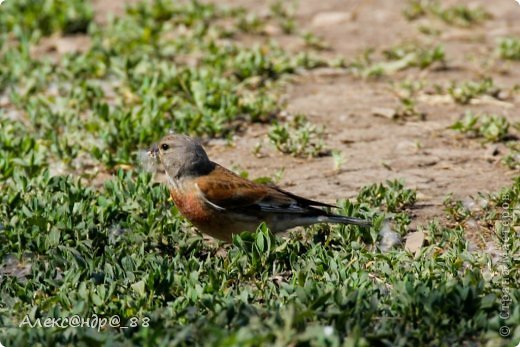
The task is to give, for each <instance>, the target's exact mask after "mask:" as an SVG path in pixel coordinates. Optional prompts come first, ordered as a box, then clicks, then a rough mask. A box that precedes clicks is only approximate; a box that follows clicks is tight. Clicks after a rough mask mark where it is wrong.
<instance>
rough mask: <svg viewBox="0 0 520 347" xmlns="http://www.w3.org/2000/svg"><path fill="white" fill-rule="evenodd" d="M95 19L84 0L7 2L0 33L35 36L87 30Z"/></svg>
mask: <svg viewBox="0 0 520 347" xmlns="http://www.w3.org/2000/svg"><path fill="white" fill-rule="evenodd" d="M92 19H93V10H92V7H91V5H90V3H89V2H85V1H81V0H72V1H63V0H44V1H32V0H20V1H5V3H4V4H2V10H1V11H0V32H2V33H7V32H12V33H15V34H17V35H22V36H23V35H26V36H33V37H38V36H40V35H43V36H48V35H51V34H52V33H55V32H62V33H63V34H76V33H86V32H87V30H88V27H89V24H90V23H91V22H92Z"/></svg>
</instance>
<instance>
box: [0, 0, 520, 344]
mask: <svg viewBox="0 0 520 347" xmlns="http://www.w3.org/2000/svg"><path fill="white" fill-rule="evenodd" d="M281 4H282V3H279V5H274V6H273V8H272V11H273V16H274V18H273V20H275V21H276V22H277V23H279V25H283V26H287V28H288V29H290V28H291V25H290V23H291V21H292V20H293V17H292V16H293V14H292V13H291V12H290V9H286V8H284V7H278V8H277V7H276V6H281ZM253 17H254V16H253ZM253 17H250V16H249V14H248V13H247V12H246V11H244V10H239V9H225V8H221V7H219V6H214V5H206V4H203V3H199V2H196V1H193V2H187V3H186V4H183V5H177V4H172V2H169V1H154V2H152V3H150V4H148V3H147V4H146V5H145V4H136V5H134V6H132V7H129V8H128V9H127V11H126V13H125V14H124V15H123V16H121V17H117V18H114V19H113V20H112V21H111V22H109V23H108V24H106V26H102V27H101V26H99V25H97V24H95V23H94V22H93V20H92V10H91V8H90V6H89V4H88V3H86V2H79V1H70V2H65V1H62V2H60V1H41V2H39V1H21V2H20V1H18V2H16V1H10V0H7V1H6V2H5V3H4V4H2V8H1V11H0V28H1V29H2V30H1V31H0V52H1V54H0V96H1V97H2V100H7V101H6V102H4V101H2V102H3V104H5V107H4V106H3V107H2V109H1V110H0V119H1V122H0V191H1V194H0V260H1V263H0V264H1V265H0V343H2V344H3V345H5V346H25V345H35V346H39V345H44V346H45V345H50V346H54V345H56V346H60V345H69V346H70V345H73V346H92V345H106V346H111V345H115V344H120V345H143V346H170V345H186V346H188V345H190V346H191V345H206V346H265V345H278V346H288V345H295V346H296V345H297V346H323V345H326V346H343V345H358V346H363V345H388V346H390V345H400V346H405V345H409V346H416V345H431V346H438V345H446V346H452V345H467V344H471V343H475V344H489V345H500V344H505V343H509V342H511V341H513V340H512V339H513V338H514V339H515V341H516V340H517V339H518V338H520V332H519V328H518V321H520V310H519V309H518V307H520V306H519V301H520V292H519V291H518V289H517V288H516V287H514V286H513V284H515V283H518V280H519V278H518V276H519V275H518V269H516V268H515V267H513V265H512V255H514V254H518V252H519V248H520V243H519V241H518V240H519V238H518V237H514V235H515V233H516V231H515V229H513V226H514V225H518V223H519V220H518V218H519V216H518V213H516V212H514V211H517V210H518V208H519V204H520V202H519V200H520V180H518V179H515V180H514V181H513V182H512V184H511V185H510V186H508V187H505V188H504V189H503V190H502V191H500V192H497V193H496V194H492V195H491V196H485V199H486V201H488V203H487V204H486V205H485V206H484V207H482V208H481V209H479V210H478V211H473V210H472V211H469V210H466V209H465V208H464V204H463V203H462V202H454V203H453V204H451V205H450V204H447V212H446V215H445V216H439V218H440V220H438V221H436V220H433V221H429V222H425V223H423V224H421V225H419V226H417V227H416V226H413V228H414V229H412V226H411V221H412V219H413V217H414V213H415V212H414V210H415V209H416V208H418V206H417V205H416V198H417V192H416V191H415V190H414V189H412V188H410V187H407V186H406V185H405V184H404V183H403V182H401V181H388V182H385V183H381V184H379V183H377V184H373V185H370V186H367V187H364V188H362V189H361V191H360V193H359V195H358V196H357V197H355V198H354V199H352V200H341V201H338V205H339V207H340V208H339V210H338V211H337V212H338V213H341V214H344V215H349V216H357V217H363V218H371V219H372V220H373V223H374V225H373V227H371V228H369V229H361V228H358V227H355V226H339V225H336V226H327V225H320V226H314V227H311V228H306V229H305V230H303V231H297V232H293V233H291V234H290V235H289V236H287V237H281V236H273V235H272V234H271V233H270V232H269V231H268V230H267V229H266V228H265V227H263V226H261V227H260V228H259V229H258V230H257V231H256V232H254V233H245V234H242V235H240V236H236V237H235V238H234V240H233V243H232V244H231V245H223V244H218V243H212V242H208V241H206V240H204V239H203V237H202V236H201V235H200V234H198V233H196V232H195V231H193V230H192V229H191V227H190V225H189V224H188V223H187V222H186V221H185V220H184V219H183V218H182V217H181V216H180V215H179V213H178V211H177V210H176V209H175V207H173V204H172V202H171V200H170V199H169V195H168V191H167V189H166V187H165V186H164V185H161V184H158V183H154V181H153V180H152V177H151V176H150V174H147V173H143V172H140V171H142V170H140V168H138V167H137V164H138V157H137V151H139V150H142V149H144V148H146V147H148V146H149V145H150V144H151V143H152V142H154V141H156V140H157V139H158V138H160V137H161V136H163V135H164V134H165V133H167V132H168V131H169V130H175V131H178V132H183V133H188V134H192V135H197V136H201V137H228V136H231V135H233V134H234V133H235V132H236V131H237V130H241V129H243V128H244V127H246V126H248V125H249V124H251V123H252V122H275V121H278V122H279V123H276V125H274V126H273V127H272V130H271V132H270V136H271V140H272V141H274V143H275V145H276V146H279V147H280V149H282V150H283V151H284V152H288V153H291V154H295V155H300V156H303V157H307V156H309V155H310V156H312V155H317V154H318V153H320V152H322V150H323V144H322V142H321V141H322V137H321V134H320V132H319V131H317V128H315V127H314V126H313V125H312V124H310V123H309V122H308V121H306V120H305V119H304V118H302V117H299V118H296V119H295V121H294V122H290V121H289V122H285V123H284V122H281V120H280V119H279V117H278V113H279V109H280V108H281V105H280V101H279V99H278V95H279V94H280V93H279V88H281V87H282V86H283V83H284V81H285V80H286V78H287V77H288V76H290V75H291V74H294V73H296V72H297V71H300V70H305V69H312V68H315V67H318V66H323V65H328V64H330V63H329V62H327V61H322V60H320V59H317V58H313V56H312V55H311V54H309V53H308V52H302V53H298V54H294V53H293V52H288V51H286V50H284V49H283V48H282V47H280V46H279V45H277V44H276V43H275V42H268V41H267V40H262V38H264V37H263V36H261V35H262V33H261V28H262V27H263V26H264V25H265V24H266V22H265V20H266V19H262V18H258V17H254V18H253ZM224 23H225V24H226V25H224ZM292 23H294V21H292ZM286 32H287V33H290V32H292V29H291V30H286ZM73 33H74V34H78V33H79V34H85V35H88V37H89V40H90V45H89V46H88V47H83V48H85V50H84V51H83V50H82V51H81V52H77V53H68V54H65V55H63V56H59V57H57V58H56V57H54V58H56V59H53V57H52V56H45V55H43V56H38V55H34V54H32V53H31V52H32V51H33V49H34V48H35V47H36V46H37V45H38V43H39V42H40V40H41V39H42V37H43V36H52V35H53V34H61V35H68V34H73ZM243 34H247V35H257V34H259V37H258V44H257V45H247V46H243V45H241V44H240V43H239V41H238V40H235V38H236V37H240V36H241V35H243ZM311 38H312V37H311ZM309 43H312V40H310V41H309ZM311 45H312V44H311ZM411 52H412V53H413V52H416V51H415V50H413V51H411ZM433 52H434V51H433ZM388 54H389V56H388V57H387V58H385V59H388V61H389V62H391V61H394V59H395V61H401V60H403V59H404V57H407V56H408V55H409V54H410V51H406V50H405V51H403V52H401V51H398V50H394V51H389V52H388ZM413 54H414V56H415V57H418V58H417V59H418V60H415V59H416V58H414V62H415V63H414V64H415V65H413V66H414V67H418V68H423V66H424V64H423V63H421V62H422V61H425V62H428V61H434V62H438V61H439V60H438V59H437V58H435V59H432V58H431V57H439V54H434V55H429V54H426V55H424V56H423V58H421V55H420V54H416V53H413ZM429 57H430V58H429ZM407 59H408V58H407ZM385 61H386V60H385ZM407 67H409V65H407ZM403 88H404V89H406V90H407V92H406V93H404V94H403V95H404V98H406V97H409V98H412V99H413V96H414V94H415V92H416V89H417V88H420V87H419V86H413V85H409V86H403ZM486 124H487V123H486ZM489 124H490V125H489V126H488V128H489V129H488V130H486V132H485V133H486V134H487V133H489V134H496V135H494V136H495V137H496V138H497V139H498V138H502V136H501V134H502V132H500V131H499V132H494V131H491V129H492V127H491V125H493V124H495V125H500V124H501V123H500V122H498V121H495V120H493V121H490V123H489ZM498 128H499V129H502V128H503V127H498ZM479 129H480V128H479ZM486 129H487V128H486ZM479 131H480V130H479ZM483 136H485V135H483ZM335 155H336V157H337V159H336V161H337V162H338V165H337V166H338V167H339V166H340V162H341V161H342V159H341V158H340V154H335ZM98 172H104V173H112V174H114V175H113V176H112V177H111V178H109V179H107V180H104V183H102V186H101V187H96V186H94V185H93V184H92V180H94V179H95V178H96V175H97V173H98ZM264 180H265V181H267V179H264ZM274 180H275V181H276V177H275V179H274ZM98 182H99V181H98ZM508 216H509V217H508ZM455 217H457V218H455ZM507 218H509V219H507ZM470 220H478V222H479V223H481V225H483V226H485V227H486V230H490V231H491V230H492V231H495V232H496V234H493V235H491V237H492V240H493V241H494V242H495V243H496V244H497V245H498V246H499V247H501V249H502V250H503V252H504V253H503V254H504V255H503V256H502V258H501V259H502V260H503V262H504V263H505V264H506V265H507V264H511V265H509V266H510V267H509V268H510V272H509V273H508V274H507V275H505V273H504V272H503V271H502V270H501V267H500V266H501V263H498V262H497V261H496V260H493V259H492V258H491V255H489V254H487V253H485V252H480V251H475V250H474V249H472V248H471V247H470V245H469V244H468V242H467V241H466V238H465V235H464V233H465V225H464V223H466V222H468V221H470ZM446 221H447V222H446ZM383 224H385V225H387V224H390V225H391V228H392V230H394V231H396V232H398V233H399V234H400V235H401V236H405V235H407V234H408V233H409V232H410V231H413V230H415V228H418V229H419V230H420V231H423V232H424V233H425V235H426V241H427V242H426V245H425V246H424V247H423V248H422V249H421V250H420V251H419V252H418V253H417V254H411V253H409V252H407V251H406V250H405V249H404V248H403V247H401V246H400V247H396V248H395V249H393V250H391V251H388V252H386V251H385V252H383V251H382V250H380V248H379V242H380V234H379V233H380V230H381V228H382V226H383ZM509 255H511V257H509ZM507 261H511V263H507ZM506 280H508V282H507V283H509V284H510V285H509V287H508V286H507V285H506V284H504V283H506V282H505V281H506ZM505 289H509V290H510V297H511V300H512V303H511V305H510V307H511V312H510V317H509V318H507V319H503V318H501V317H500V313H501V311H500V310H501V298H502V296H503V293H504V290H505ZM74 315H78V316H79V317H82V318H83V319H89V318H94V317H95V316H94V315H96V316H97V317H98V323H100V321H99V319H107V318H110V317H112V316H116V315H117V316H118V317H120V318H121V323H120V325H122V326H130V327H129V328H128V329H119V328H117V327H110V326H108V325H106V322H105V326H103V327H101V328H100V329H99V330H98V329H96V328H94V329H92V328H87V327H79V328H75V327H70V326H69V327H67V326H65V327H63V328H58V327H51V328H44V327H35V328H30V327H29V326H28V325H27V324H25V325H23V326H22V327H20V324H21V323H22V322H24V321H25V320H26V319H27V318H26V317H29V319H30V320H31V321H32V322H34V321H35V320H37V319H40V320H41V321H44V320H45V319H47V318H54V319H58V318H61V319H63V318H66V317H69V318H70V317H73V316H74ZM91 323H94V322H93V321H92V322H91ZM501 326H508V327H510V328H511V329H512V334H511V336H510V337H509V338H508V339H504V338H502V337H501V336H500V335H499V333H498V331H499V328H500V327H501Z"/></svg>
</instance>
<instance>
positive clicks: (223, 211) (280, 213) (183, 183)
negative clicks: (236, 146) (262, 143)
mask: <svg viewBox="0 0 520 347" xmlns="http://www.w3.org/2000/svg"><path fill="white" fill-rule="evenodd" d="M148 155H149V156H150V157H151V158H153V159H154V160H159V161H160V162H161V164H162V166H163V168H164V170H165V173H166V177H167V182H168V186H169V192H170V196H171V198H172V200H173V202H174V204H175V206H176V207H177V209H178V211H179V212H180V213H181V214H182V215H183V216H184V217H185V218H186V219H188V220H189V221H190V222H191V223H192V224H193V226H195V227H196V228H197V229H198V230H199V231H201V232H202V233H204V234H208V235H210V236H212V237H214V238H217V239H219V240H222V241H225V242H231V241H232V238H233V235H235V234H240V233H242V232H244V231H250V232H253V231H255V230H256V229H257V228H258V226H259V225H260V224H261V223H262V222H264V223H265V224H266V225H267V227H268V228H269V229H270V230H271V232H273V233H279V232H282V231H285V230H288V229H291V228H294V227H298V226H309V225H312V224H318V223H340V224H354V225H358V226H363V227H369V226H371V221H369V220H364V219H359V218H354V217H347V216H342V215H338V214H332V213H329V212H327V211H326V210H323V208H337V207H336V206H334V205H330V204H326V203H323V202H319V201H314V200H310V199H306V198H304V197H300V196H297V195H295V194H292V193H290V192H288V191H285V190H283V189H281V188H279V187H278V186H276V185H272V184H260V183H255V182H253V181H250V180H247V179H245V178H243V177H240V176H238V175H236V174H235V173H233V172H232V171H230V170H228V169H226V168H225V167H223V166H221V165H219V164H217V163H215V162H213V161H211V160H210V159H209V157H208V155H207V153H206V151H205V150H204V148H203V147H202V145H201V144H200V142H199V141H197V140H196V139H194V138H192V137H189V136H187V135H183V134H170V135H166V136H165V137H163V138H162V139H161V140H160V141H159V142H158V143H156V144H154V145H153V146H152V147H151V148H150V149H149V150H148Z"/></svg>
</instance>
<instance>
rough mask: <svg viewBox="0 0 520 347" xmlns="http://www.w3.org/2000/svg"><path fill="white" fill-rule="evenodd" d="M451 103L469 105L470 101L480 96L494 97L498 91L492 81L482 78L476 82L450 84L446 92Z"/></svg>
mask: <svg viewBox="0 0 520 347" xmlns="http://www.w3.org/2000/svg"><path fill="white" fill-rule="evenodd" d="M447 92H448V94H449V95H450V96H451V97H452V99H453V101H455V102H456V103H458V104H463V105H465V104H469V103H470V101H471V100H472V99H475V98H477V97H479V96H482V95H489V96H492V97H496V96H497V95H498V93H499V92H500V89H499V88H498V87H497V86H495V84H494V82H493V79H491V78H482V79H480V80H478V81H462V82H455V81H454V82H452V83H451V85H450V86H449V87H448V90H447Z"/></svg>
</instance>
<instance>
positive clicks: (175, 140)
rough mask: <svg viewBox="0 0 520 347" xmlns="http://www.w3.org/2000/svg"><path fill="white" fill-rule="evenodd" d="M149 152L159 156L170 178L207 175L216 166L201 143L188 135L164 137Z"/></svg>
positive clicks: (154, 156) (153, 155)
mask: <svg viewBox="0 0 520 347" xmlns="http://www.w3.org/2000/svg"><path fill="white" fill-rule="evenodd" d="M149 154H150V156H152V157H153V158H157V157H159V159H160V160H161V163H162V164H163V166H164V169H165V170H166V174H167V175H168V176H169V177H170V179H181V178H183V177H193V176H194V177H197V176H201V175H205V174H207V173H209V172H210V171H211V170H212V169H213V167H214V166H215V164H213V163H212V162H211V161H210V160H209V158H208V155H207V154H206V151H204V148H202V146H201V145H200V143H198V142H197V141H196V140H194V139H192V138H191V137H189V136H186V135H179V134H173V135H167V136H165V137H163V138H162V140H161V141H159V143H158V144H155V145H154V146H153V147H152V148H151V149H150V151H149Z"/></svg>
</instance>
